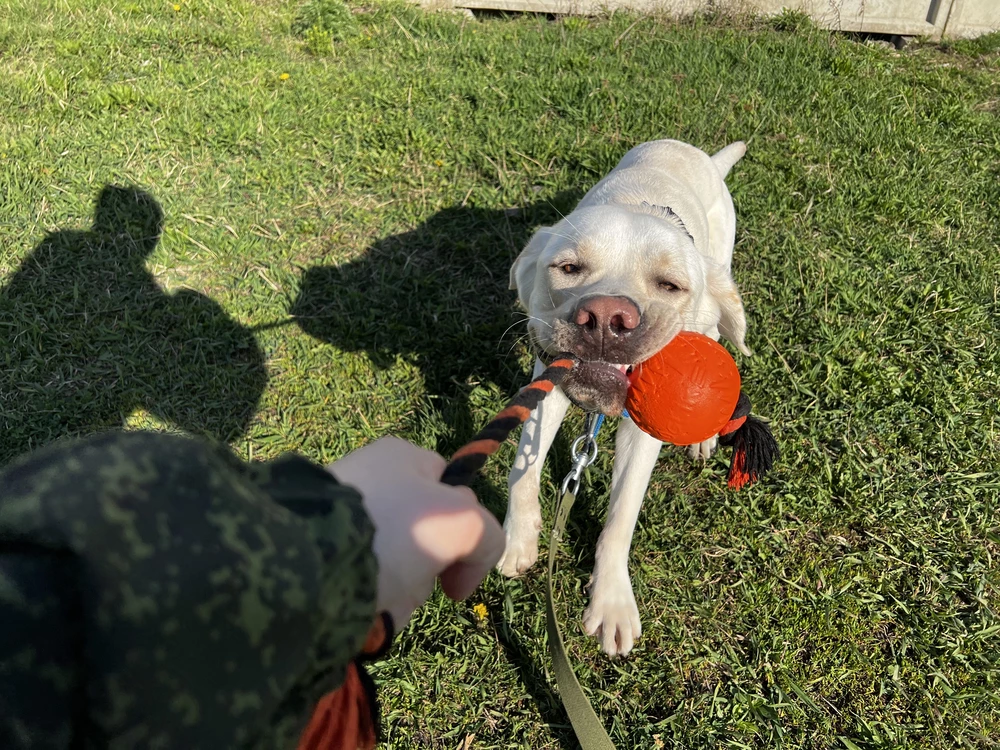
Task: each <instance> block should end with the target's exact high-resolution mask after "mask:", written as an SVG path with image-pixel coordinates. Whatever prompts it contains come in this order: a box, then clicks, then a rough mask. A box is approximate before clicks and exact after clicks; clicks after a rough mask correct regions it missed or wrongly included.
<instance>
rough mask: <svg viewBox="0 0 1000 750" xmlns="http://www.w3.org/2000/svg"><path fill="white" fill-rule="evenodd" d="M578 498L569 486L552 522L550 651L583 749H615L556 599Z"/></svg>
mask: <svg viewBox="0 0 1000 750" xmlns="http://www.w3.org/2000/svg"><path fill="white" fill-rule="evenodd" d="M575 500H576V493H575V492H571V491H569V490H566V491H565V492H563V493H562V494H561V495H560V497H559V501H558V503H557V504H556V515H555V520H554V521H553V522H552V534H551V536H550V537H549V574H548V581H547V583H548V588H547V589H546V592H545V610H546V630H547V631H548V635H549V654H550V655H551V657H552V671H553V672H554V673H555V676H556V684H557V685H558V686H559V697H560V698H561V699H562V703H563V707H564V708H565V709H566V713H567V714H568V715H569V720H570V723H571V724H572V725H573V731H574V732H575V733H576V739H577V741H578V742H579V743H580V748H581V750H615V746H614V744H612V742H611V738H610V737H609V736H608V733H607V732H606V731H605V730H604V727H603V726H602V724H601V720H600V719H599V718H598V717H597V714H596V713H595V712H594V709H593V707H592V706H591V705H590V701H589V700H587V695H586V694H585V693H584V692H583V688H582V687H580V681H579V680H577V678H576V672H574V671H573V667H572V665H571V664H570V663H569V655H568V654H567V653H566V645H565V644H564V643H563V638H562V633H561V632H560V630H559V620H558V619H557V618H556V611H555V605H554V603H553V602H554V599H555V593H554V592H553V577H554V575H555V570H556V553H557V551H558V548H559V540H560V539H561V538H562V535H563V531H565V529H566V519H567V518H568V517H569V511H570V509H571V508H572V507H573V503H574V501H575Z"/></svg>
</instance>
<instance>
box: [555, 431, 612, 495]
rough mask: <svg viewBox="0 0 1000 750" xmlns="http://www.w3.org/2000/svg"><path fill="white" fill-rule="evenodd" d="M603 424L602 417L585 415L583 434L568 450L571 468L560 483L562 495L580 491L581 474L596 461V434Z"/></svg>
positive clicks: (574, 493)
mask: <svg viewBox="0 0 1000 750" xmlns="http://www.w3.org/2000/svg"><path fill="white" fill-rule="evenodd" d="M603 423H604V415H603V414H598V413H596V412H590V413H588V414H587V421H586V423H585V426H584V429H583V434H582V435H580V437H578V438H577V439H576V440H574V441H573V446H572V447H571V448H570V457H571V458H572V459H573V468H572V469H570V471H569V474H567V475H566V478H565V479H563V481H562V493H563V494H564V495H565V494H566V493H567V492H569V493H571V494H573V495H576V493H577V491H578V490H579V489H580V480H581V479H582V478H583V472H585V471H586V470H587V467H588V466H590V465H591V464H592V463H594V461H596V460H597V432H598V430H600V429H601V425H602V424H603Z"/></svg>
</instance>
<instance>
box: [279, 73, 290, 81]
mask: <svg viewBox="0 0 1000 750" xmlns="http://www.w3.org/2000/svg"><path fill="white" fill-rule="evenodd" d="M289 78H291V76H290V75H288V73H282V74H281V75H280V76H278V80H279V81H287V80H288V79H289Z"/></svg>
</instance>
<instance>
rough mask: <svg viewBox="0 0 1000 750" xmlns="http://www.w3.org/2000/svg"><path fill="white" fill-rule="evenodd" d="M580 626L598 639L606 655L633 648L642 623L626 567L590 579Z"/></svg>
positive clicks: (618, 654) (624, 653) (620, 652)
mask: <svg viewBox="0 0 1000 750" xmlns="http://www.w3.org/2000/svg"><path fill="white" fill-rule="evenodd" d="M583 629H584V631H585V632H586V633H587V635H592V636H595V637H596V638H597V639H598V640H599V641H600V643H601V650H602V651H604V653H606V654H607V655H608V656H625V655H626V654H628V652H629V651H631V650H632V646H633V645H635V642H636V640H637V639H638V638H639V636H640V635H642V624H641V623H640V622H639V608H638V607H637V606H636V604H635V596H634V595H633V594H632V582H631V581H630V580H629V577H628V572H627V571H626V572H622V573H618V574H616V575H612V576H609V577H605V576H601V577H600V578H596V577H595V578H594V579H593V580H592V581H591V585H590V604H589V606H588V607H587V609H586V610H585V611H584V613H583Z"/></svg>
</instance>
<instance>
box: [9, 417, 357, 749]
mask: <svg viewBox="0 0 1000 750" xmlns="http://www.w3.org/2000/svg"><path fill="white" fill-rule="evenodd" d="M273 501H277V504H276V503H275V502H273ZM282 505H283V506H284V507H280V506H282ZM372 535H373V527H372V524H371V521H370V520H369V518H368V516H367V514H366V513H365V510H364V508H363V506H362V503H361V499H360V496H359V495H358V494H357V492H355V491H354V490H352V489H349V488H347V487H343V486H340V485H338V483H337V481H336V480H335V479H334V478H333V477H332V476H331V475H330V474H329V472H326V471H324V470H323V469H322V468H320V467H319V466H316V465H315V464H312V463H311V462H308V461H306V460H305V459H302V458H298V457H290V458H286V459H282V460H279V461H277V462H274V463H272V464H269V465H256V466H247V465H246V464H244V463H243V462H241V461H239V460H238V459H236V458H235V457H234V456H233V455H232V454H230V453H229V452H228V451H226V450H225V449H223V448H216V447H210V446H206V445H205V444H203V443H200V442H196V441H193V440H189V439H186V438H181V437H175V436H166V435H153V434H148V433H132V434H115V435H108V436H102V437H100V438H97V439H91V440H88V441H83V442H78V443H73V444H68V445H62V446H58V447H55V448H51V449H47V450H43V451H39V452H38V453H35V454H32V455H31V456H29V457H27V458H25V459H22V460H21V461H19V462H17V463H16V464H14V465H12V466H10V467H8V468H7V469H5V470H4V471H3V472H2V473H0V747H4V748H10V749H11V750H15V749H16V748H20V747H29V746H30V747H32V748H49V747H51V748H63V747H69V746H70V745H71V744H73V743H74V741H79V740H80V739H81V735H85V736H88V737H89V738H91V740H92V741H95V742H96V743H97V744H101V745H104V744H111V745H114V744H117V743H121V745H128V746H150V745H159V746H162V747H170V748H199V747H205V748H233V747H239V746H244V745H249V746H254V745H257V746H261V747H275V748H276V747H288V746H294V744H295V742H296V740H297V738H298V736H299V734H300V732H301V731H302V728H303V726H304V724H305V722H306V721H307V720H308V719H309V716H310V714H311V711H312V708H313V707H314V705H315V704H316V702H317V700H318V699H319V698H320V697H321V696H322V695H323V694H324V693H326V692H328V691H330V690H332V689H333V688H335V687H337V686H338V685H339V683H340V681H341V680H342V679H343V676H344V671H345V668H346V666H347V664H348V662H350V660H351V659H352V658H354V656H355V655H356V654H357V653H358V651H359V650H360V648H361V645H362V642H363V640H364V638H365V635H366V634H367V632H368V630H369V628H370V626H371V625H372V622H373V620H374V619H375V597H376V577H377V565H376V561H375V558H374V556H373V554H372V550H371V545H372Z"/></svg>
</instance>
